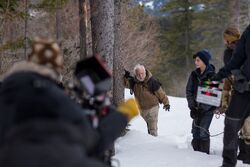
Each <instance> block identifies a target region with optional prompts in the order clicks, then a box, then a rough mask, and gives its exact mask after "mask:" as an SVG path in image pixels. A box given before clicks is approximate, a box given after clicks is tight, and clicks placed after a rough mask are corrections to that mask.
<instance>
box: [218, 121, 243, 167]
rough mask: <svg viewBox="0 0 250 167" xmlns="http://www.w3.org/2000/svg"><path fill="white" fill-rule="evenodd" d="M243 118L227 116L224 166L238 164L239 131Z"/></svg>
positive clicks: (223, 154)
mask: <svg viewBox="0 0 250 167" xmlns="http://www.w3.org/2000/svg"><path fill="white" fill-rule="evenodd" d="M240 127H241V120H240V119H236V118H230V117H226V118H225V128H224V138H223V144H224V145H223V153H222V157H223V166H236V163H237V149H238V131H239V129H240Z"/></svg>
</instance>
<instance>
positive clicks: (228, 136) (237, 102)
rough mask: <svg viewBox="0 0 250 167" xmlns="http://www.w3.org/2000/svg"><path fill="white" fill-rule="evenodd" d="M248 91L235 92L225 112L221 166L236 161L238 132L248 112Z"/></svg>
mask: <svg viewBox="0 0 250 167" xmlns="http://www.w3.org/2000/svg"><path fill="white" fill-rule="evenodd" d="M249 101H250V92H246V93H238V92H235V93H234V94H233V96H232V100H231V103H230V105H229V107H228V111H227V112H226V118H225V128H224V138H223V153H222V157H223V167H234V166H236V163H237V149H238V132H239V130H240V128H241V126H242V124H243V122H244V120H245V118H246V117H247V116H248V115H249V113H250V103H249Z"/></svg>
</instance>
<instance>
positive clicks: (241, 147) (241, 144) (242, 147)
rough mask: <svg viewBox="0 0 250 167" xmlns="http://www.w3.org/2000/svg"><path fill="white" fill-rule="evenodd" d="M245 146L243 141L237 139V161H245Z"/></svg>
mask: <svg viewBox="0 0 250 167" xmlns="http://www.w3.org/2000/svg"><path fill="white" fill-rule="evenodd" d="M245 147H246V144H245V142H244V139H239V150H240V152H239V154H238V156H237V159H238V160H241V161H243V160H244V159H245V156H246V150H245Z"/></svg>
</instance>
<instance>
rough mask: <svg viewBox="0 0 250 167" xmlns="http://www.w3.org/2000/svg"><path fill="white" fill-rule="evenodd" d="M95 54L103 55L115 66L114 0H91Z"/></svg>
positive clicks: (110, 66) (109, 64)
mask: <svg viewBox="0 0 250 167" xmlns="http://www.w3.org/2000/svg"><path fill="white" fill-rule="evenodd" d="M90 7H91V9H90V10H91V29H92V42H93V45H92V48H93V54H94V55H95V54H99V55H101V56H102V57H103V58H104V59H105V60H106V62H107V63H108V66H109V68H110V69H111V70H112V68H113V47H114V0H105V1H103V0H90Z"/></svg>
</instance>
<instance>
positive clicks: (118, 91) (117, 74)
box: [113, 0, 125, 105]
mask: <svg viewBox="0 0 250 167" xmlns="http://www.w3.org/2000/svg"><path fill="white" fill-rule="evenodd" d="M114 4H115V6H114V7H115V10H114V11H115V12H114V13H115V18H114V19H115V26H114V32H115V33H114V35H115V40H114V59H113V63H114V64H113V103H114V104H115V105H118V104H119V103H120V102H121V101H122V100H123V99H124V86H123V73H124V72H123V69H124V65H123V62H124V57H125V56H124V52H123V50H122V46H121V45H122V34H121V14H122V12H121V11H122V10H121V9H122V4H123V2H121V0H114Z"/></svg>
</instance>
